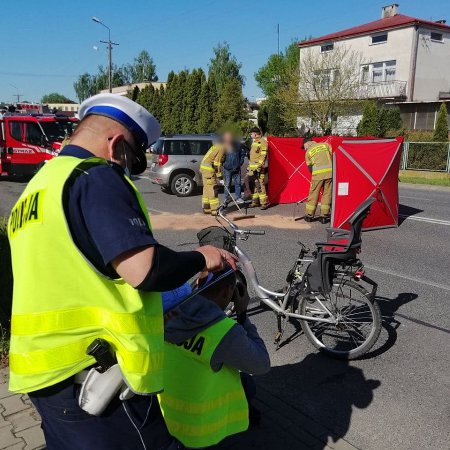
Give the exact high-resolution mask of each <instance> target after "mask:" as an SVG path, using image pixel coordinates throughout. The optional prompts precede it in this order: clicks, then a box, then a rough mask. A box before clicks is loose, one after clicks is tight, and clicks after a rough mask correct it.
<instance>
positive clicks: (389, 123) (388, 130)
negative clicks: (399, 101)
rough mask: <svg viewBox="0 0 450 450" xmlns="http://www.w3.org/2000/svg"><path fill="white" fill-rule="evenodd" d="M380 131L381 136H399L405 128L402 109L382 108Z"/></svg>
mask: <svg viewBox="0 0 450 450" xmlns="http://www.w3.org/2000/svg"><path fill="white" fill-rule="evenodd" d="M379 121H380V131H379V136H381V137H385V136H386V135H387V134H394V135H395V134H398V133H400V132H401V128H402V126H403V122H402V116H401V114H400V108H398V107H397V106H395V107H392V108H381V109H380V111H379Z"/></svg>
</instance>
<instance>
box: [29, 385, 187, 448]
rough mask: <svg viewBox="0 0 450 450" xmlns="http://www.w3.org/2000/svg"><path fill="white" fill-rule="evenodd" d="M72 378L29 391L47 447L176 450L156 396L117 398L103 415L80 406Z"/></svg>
mask: <svg viewBox="0 0 450 450" xmlns="http://www.w3.org/2000/svg"><path fill="white" fill-rule="evenodd" d="M79 390H80V386H79V385H76V384H73V381H72V379H69V380H66V381H65V382H62V383H58V384H57V385H55V386H52V387H50V388H46V389H42V390H40V391H36V392H33V393H30V394H29V396H30V399H31V401H32V402H33V404H34V406H35V407H36V409H37V411H38V412H39V414H40V415H41V418H42V429H43V431H44V435H45V440H46V443H47V450H135V449H144V450H169V449H170V450H174V449H177V448H179V447H178V444H177V442H176V441H175V440H174V439H173V438H172V437H171V436H170V435H169V433H168V431H167V428H166V425H165V423H164V420H163V417H162V414H161V410H160V408H159V404H158V400H157V398H156V396H140V395H136V396H134V397H132V398H131V399H130V400H127V401H123V402H122V401H121V400H119V398H118V397H116V398H115V399H114V400H113V401H112V402H111V403H110V405H109V406H108V407H107V409H106V410H105V412H104V413H103V414H102V415H101V416H100V417H95V416H91V415H90V414H88V413H86V412H85V411H83V410H82V409H81V408H80V407H79V406H78V393H79Z"/></svg>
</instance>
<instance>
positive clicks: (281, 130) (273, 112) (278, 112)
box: [267, 97, 289, 136]
mask: <svg viewBox="0 0 450 450" xmlns="http://www.w3.org/2000/svg"><path fill="white" fill-rule="evenodd" d="M288 128H289V127H287V126H286V122H285V120H283V114H282V106H281V102H280V100H279V98H277V97H274V98H272V99H270V100H268V102H267V131H268V132H269V133H270V134H272V135H274V136H284V135H285V134H286V133H287V131H288Z"/></svg>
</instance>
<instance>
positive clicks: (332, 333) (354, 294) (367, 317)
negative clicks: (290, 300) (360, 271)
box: [299, 280, 381, 359]
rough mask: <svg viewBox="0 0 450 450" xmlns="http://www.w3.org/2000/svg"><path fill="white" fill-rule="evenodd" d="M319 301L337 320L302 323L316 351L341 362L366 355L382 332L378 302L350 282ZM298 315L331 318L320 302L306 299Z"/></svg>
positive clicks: (336, 284) (306, 321) (337, 283)
mask: <svg viewBox="0 0 450 450" xmlns="http://www.w3.org/2000/svg"><path fill="white" fill-rule="evenodd" d="M319 299H320V301H321V302H322V303H323V305H324V306H325V307H326V308H327V309H328V310H329V311H330V312H331V314H333V316H334V317H335V318H336V319H337V322H336V323H335V324H332V323H325V322H314V321H313V320H301V321H300V322H301V326H302V329H303V332H304V333H305V335H306V337H307V338H308V340H309V341H310V342H311V343H312V344H313V345H314V347H316V348H318V349H319V350H321V351H323V352H324V353H327V354H328V355H330V356H333V357H335V358H339V359H355V358H359V357H361V356H362V355H364V354H365V353H367V352H368V351H369V350H370V349H371V348H372V347H373V345H374V344H375V342H376V341H377V339H378V336H379V335H380V331H381V312H380V307H379V306H378V303H377V302H376V300H374V299H372V298H371V295H370V294H369V293H368V292H367V291H366V290H365V289H364V288H363V287H362V286H361V285H358V284H357V283H355V282H353V281H351V280H340V281H339V282H334V283H333V287H332V289H331V292H330V294H329V295H327V296H326V297H324V296H322V295H320V296H319ZM299 313H300V314H301V315H304V316H309V317H312V318H313V317H318V318H328V317H329V314H328V313H327V312H326V311H325V310H324V308H323V307H322V305H320V303H319V302H318V301H317V299H307V298H305V297H303V298H302V299H301V300H300V304H299Z"/></svg>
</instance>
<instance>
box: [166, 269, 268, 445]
mask: <svg viewBox="0 0 450 450" xmlns="http://www.w3.org/2000/svg"><path fill="white" fill-rule="evenodd" d="M222 274H223V272H222ZM217 275H218V276H220V275H221V273H219V274H217ZM209 277H210V278H211V275H210V276H209ZM235 277H236V275H235V274H234V273H233V272H231V273H230V274H229V276H226V277H225V278H224V279H222V280H220V281H218V282H216V283H215V284H212V285H211V287H210V288H208V289H206V290H205V291H204V292H202V293H201V296H200V295H199V296H197V297H195V298H194V299H192V300H190V301H189V302H187V303H185V304H184V305H182V306H180V308H179V310H178V314H177V315H176V316H175V317H173V318H172V319H170V320H169V321H168V322H167V323H166V325H165V340H166V353H165V363H164V364H165V367H164V370H165V372H164V373H165V386H164V392H163V393H161V394H160V395H159V396H158V398H159V401H160V405H161V410H162V412H163V416H164V420H165V421H166V425H167V428H168V429H169V432H170V433H171V434H172V435H173V436H175V437H176V438H177V439H178V440H179V441H180V442H181V443H182V444H183V445H184V446H185V447H187V448H204V447H209V446H212V445H215V444H217V443H219V442H220V441H222V440H223V439H225V438H227V437H228V436H231V435H234V434H236V433H240V432H242V431H245V430H246V429H247V428H248V426H249V403H248V399H247V398H246V393H245V391H244V388H243V385H242V382H241V376H240V373H239V372H240V371H241V372H244V373H246V374H254V375H261V374H264V373H266V372H268V371H269V369H270V359H269V355H268V353H267V350H266V347H265V345H264V342H263V341H262V339H261V338H260V337H259V335H258V332H257V330H256V327H255V326H254V325H252V324H251V322H250V320H249V319H248V318H247V317H246V314H245V311H246V309H247V305H248V293H247V292H246V288H245V285H243V284H242V281H241V282H240V285H239V289H240V291H241V293H239V292H238V290H237V289H238V287H237V284H236V278H235ZM231 299H233V301H234V302H235V306H236V311H237V314H238V322H236V321H234V320H233V319H231V318H228V317H226V315H225V314H224V309H225V308H226V306H227V305H228V303H229V302H230V300H231Z"/></svg>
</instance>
